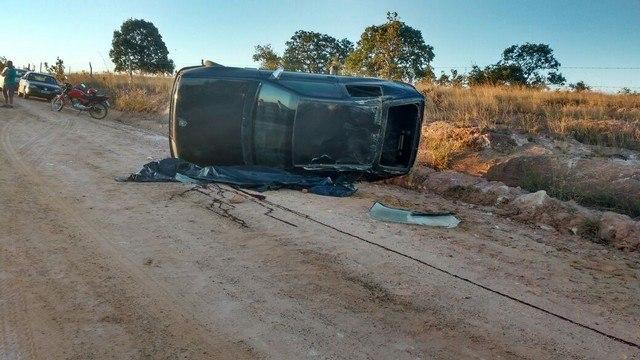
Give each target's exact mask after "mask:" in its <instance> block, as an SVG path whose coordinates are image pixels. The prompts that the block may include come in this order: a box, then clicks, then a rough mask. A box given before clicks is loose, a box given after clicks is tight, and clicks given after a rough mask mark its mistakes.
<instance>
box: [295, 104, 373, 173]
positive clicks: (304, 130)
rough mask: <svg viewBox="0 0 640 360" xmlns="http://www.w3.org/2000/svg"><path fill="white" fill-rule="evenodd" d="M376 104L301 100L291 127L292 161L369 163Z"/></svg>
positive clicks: (327, 163)
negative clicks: (292, 128) (292, 127)
mask: <svg viewBox="0 0 640 360" xmlns="http://www.w3.org/2000/svg"><path fill="white" fill-rule="evenodd" d="M378 110H379V108H378V106H377V105H375V104H374V105H371V104H370V105H357V104H354V103H352V102H345V101H343V102H338V101H316V100H307V101H301V102H300V105H299V106H298V111H297V113H296V119H295V124H294V130H293V142H294V144H293V154H294V159H293V161H294V164H295V165H369V164H371V163H373V161H374V156H375V151H376V146H377V145H376V144H377V140H378V136H379V134H380V125H379V123H378V122H377V121H376V114H377V113H378Z"/></svg>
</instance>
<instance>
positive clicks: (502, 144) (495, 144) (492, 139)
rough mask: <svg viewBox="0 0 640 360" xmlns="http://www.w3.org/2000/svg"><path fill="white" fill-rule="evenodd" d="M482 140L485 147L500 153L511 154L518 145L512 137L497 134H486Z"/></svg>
mask: <svg viewBox="0 0 640 360" xmlns="http://www.w3.org/2000/svg"><path fill="white" fill-rule="evenodd" d="M482 138H483V140H484V144H483V145H484V146H485V147H489V148H491V149H493V150H495V151H497V152H500V153H509V152H510V151H511V150H513V148H515V147H516V146H517V145H518V144H517V143H516V141H515V140H514V139H513V138H512V137H511V136H509V135H505V134H500V133H496V132H489V133H486V134H484V135H482Z"/></svg>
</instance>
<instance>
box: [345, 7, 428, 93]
mask: <svg viewBox="0 0 640 360" xmlns="http://www.w3.org/2000/svg"><path fill="white" fill-rule="evenodd" d="M433 58H434V53H433V47H432V46H431V45H427V44H426V43H425V42H424V38H423V37H422V33H421V32H420V30H417V29H414V28H412V27H411V26H408V25H407V24H405V23H404V22H402V21H400V19H399V18H398V14H397V13H395V12H394V13H387V22H386V23H384V24H382V25H372V26H369V27H367V28H366V29H365V30H364V32H363V33H362V35H361V36H360V40H359V41H358V44H357V46H356V49H355V50H354V51H353V52H352V53H351V55H349V57H348V58H347V60H346V69H347V71H348V72H349V73H352V74H357V75H365V76H379V77H383V78H387V79H393V80H405V81H413V80H415V79H419V78H422V77H425V76H433V71H432V70H431V67H430V65H429V64H430V63H431V61H432V60H433Z"/></svg>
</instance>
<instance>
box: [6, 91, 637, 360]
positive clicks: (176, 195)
mask: <svg viewBox="0 0 640 360" xmlns="http://www.w3.org/2000/svg"><path fill="white" fill-rule="evenodd" d="M122 122H125V121H120V122H114V121H109V120H103V121H96V120H93V119H90V118H89V117H88V116H87V115H86V114H82V115H79V116H78V115H76V114H75V113H72V112H63V113H53V112H51V111H50V110H49V109H48V104H47V103H44V102H38V101H24V100H22V99H18V100H17V106H16V108H14V109H4V108H0V199H1V201H0V214H1V216H0V358H2V359H18V358H19V359H103V358H117V359H128V358H133V359H136V358H154V359H156V358H158V359H182V358H185V359H186V358H188V359H197V358H207V359H209V358H229V359H239V358H270V359H304V358H312V359H315V358H317V359H334V358H345V359H417V358H422V359H429V358H438V359H462V358H474V359H478V358H481V359H500V358H506V359H521V358H525V359H546V358H555V359H568V358H576V359H583V358H588V359H633V358H639V357H640V349H639V348H638V347H637V345H635V346H634V345H629V344H625V343H624V342H621V341H619V340H616V339H613V338H614V337H615V338H619V339H624V340H626V341H628V342H631V343H635V344H638V343H640V270H639V269H640V266H639V264H638V258H637V255H636V256H635V257H634V256H631V255H627V254H624V253H622V252H618V251H615V250H611V249H607V248H605V247H602V246H600V245H597V244H591V243H586V242H583V241H576V239H575V238H574V237H564V236H561V235H557V234H555V233H552V232H548V231H546V230H544V229H540V228H536V227H533V226H532V227H528V226H525V225H522V224H519V223H515V222H511V221H510V220H508V219H504V218H501V217H499V216H497V215H496V214H494V213H493V211H492V209H491V208H487V207H480V206H474V205H468V204H464V203H455V202H451V201H449V200H445V199H443V198H442V197H439V196H437V195H435V194H429V193H426V194H419V193H413V192H410V191H407V190H403V189H400V188H396V187H393V186H390V185H380V184H360V190H359V192H358V193H357V194H356V196H354V197H352V198H346V199H334V198H326V197H321V196H315V195H311V194H306V193H301V192H294V191H277V192H269V193H266V199H264V200H259V199H256V198H254V197H251V196H248V195H247V194H245V193H242V192H238V191H236V190H233V189H230V188H228V187H224V186H209V187H207V188H193V187H191V186H188V185H183V184H173V183H171V184H167V183H162V184H136V183H117V182H115V181H114V180H113V179H114V177H116V176H119V175H124V174H128V173H130V172H132V171H135V170H136V169H137V168H138V167H139V166H140V165H141V164H142V163H144V162H146V161H148V160H149V159H152V158H153V159H156V158H162V157H165V156H167V140H166V138H165V137H164V136H162V135H161V134H159V133H157V132H153V131H149V130H143V129H140V128H136V127H132V126H129V125H126V124H123V123H122ZM375 200H380V201H383V202H385V203H388V204H391V205H402V206H408V207H416V208H423V209H433V210H435V209H437V210H454V211H456V212H457V214H458V216H459V217H460V218H461V220H462V223H461V225H460V227H459V228H457V229H448V230H447V229H432V228H422V227H416V226H407V225H399V224H386V223H380V222H376V221H374V220H371V219H369V218H368V216H367V209H368V208H369V207H370V206H371V204H372V202H373V201H375ZM514 299H517V300H514ZM541 309H543V310H545V311H543V310H541ZM576 323H578V324H582V325H584V326H580V325H577V324H576ZM585 326H586V327H590V328H592V329H595V330H596V331H594V330H592V329H588V328H586V327H585ZM607 335H609V336H607Z"/></svg>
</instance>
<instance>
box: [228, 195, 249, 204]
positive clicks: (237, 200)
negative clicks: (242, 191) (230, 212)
mask: <svg viewBox="0 0 640 360" xmlns="http://www.w3.org/2000/svg"><path fill="white" fill-rule="evenodd" d="M246 200H247V199H246V198H245V197H244V196H240V195H238V194H234V195H233V196H232V197H231V198H230V199H229V202H230V203H232V204H240V203H243V202H245V201H246Z"/></svg>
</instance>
